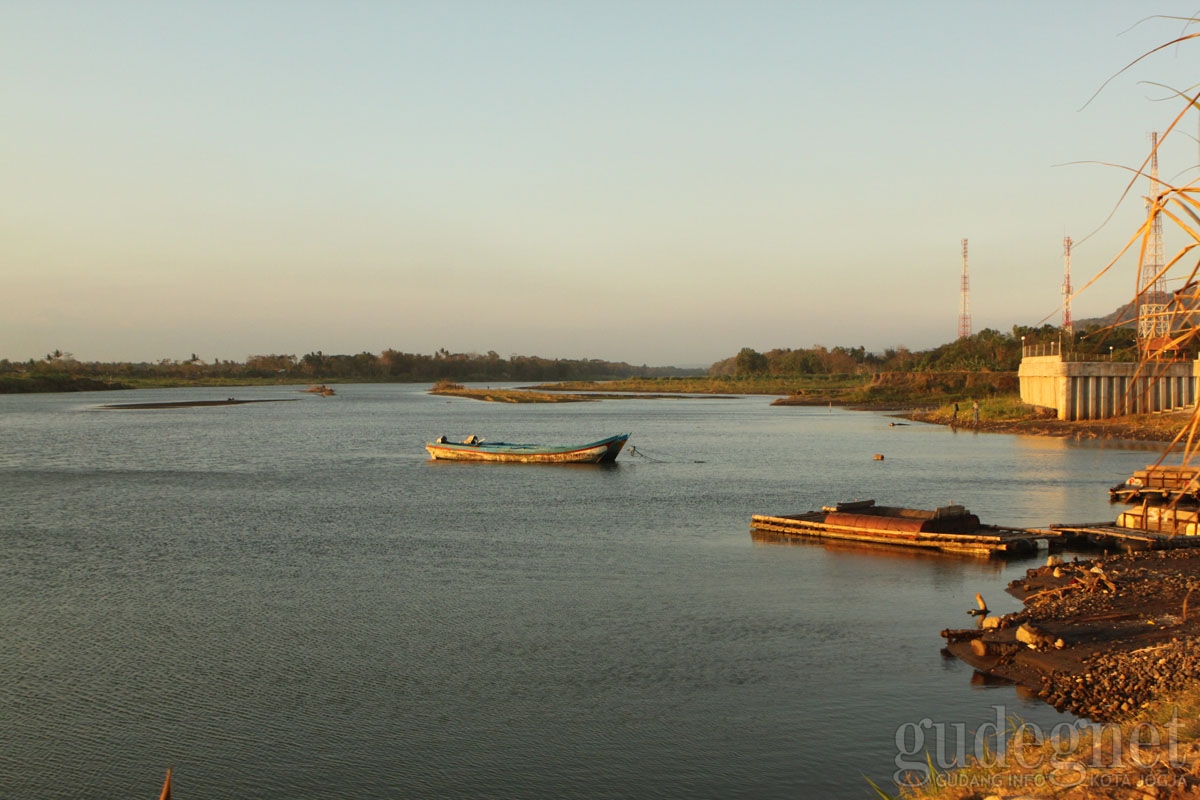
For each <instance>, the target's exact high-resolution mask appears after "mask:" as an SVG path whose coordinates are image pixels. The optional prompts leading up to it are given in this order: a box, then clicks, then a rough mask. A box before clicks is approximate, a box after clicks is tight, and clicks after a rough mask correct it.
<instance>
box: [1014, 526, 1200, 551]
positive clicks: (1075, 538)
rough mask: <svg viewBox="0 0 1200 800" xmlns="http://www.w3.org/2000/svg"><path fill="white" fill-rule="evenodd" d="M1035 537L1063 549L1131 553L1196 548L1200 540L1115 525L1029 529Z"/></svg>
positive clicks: (1169, 532) (1197, 537)
mask: <svg viewBox="0 0 1200 800" xmlns="http://www.w3.org/2000/svg"><path fill="white" fill-rule="evenodd" d="M1031 530H1032V531H1033V532H1034V533H1036V534H1038V535H1039V536H1045V537H1047V538H1049V539H1050V540H1051V541H1056V542H1060V543H1061V544H1062V546H1063V547H1073V548H1080V549H1084V548H1086V549H1093V550H1094V549H1101V550H1119V551H1121V552H1123V553H1135V552H1139V551H1141V550H1176V549H1180V548H1184V547H1200V536H1194V535H1185V534H1182V533H1175V532H1172V531H1169V530H1161V531H1157V530H1147V529H1145V528H1127V527H1124V526H1122V525H1118V524H1116V523H1115V522H1083V523H1076V524H1063V525H1051V526H1050V527H1048V528H1045V529H1037V528H1033V529H1031Z"/></svg>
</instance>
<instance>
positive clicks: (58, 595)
mask: <svg viewBox="0 0 1200 800" xmlns="http://www.w3.org/2000/svg"><path fill="white" fill-rule="evenodd" d="M337 388H338V394H337V396H336V397H330V398H321V397H317V396H314V395H309V394H302V393H298V392H297V391H296V388H295V387H261V388H237V389H186V390H183V389H181V390H161V391H159V390H154V391H139V392H137V393H136V394H132V393H128V392H124V393H121V392H114V393H89V394H72V395H39V396H0V597H2V599H0V630H2V631H3V634H2V635H3V648H0V797H8V798H68V797H70V798H74V797H88V798H107V797H113V798H116V797H121V798H129V797H150V796H152V795H153V793H154V792H156V791H157V789H158V786H159V784H160V783H161V780H162V775H163V773H164V771H165V770H166V768H167V767H168V766H171V767H173V768H174V771H175V796H176V797H179V798H232V797H238V798H284V797H286V798H289V800H295V799H296V798H333V797H351V796H355V797H422V798H456V797H492V798H522V797H551V796H553V797H568V798H570V797H578V798H604V797H612V798H628V797H649V798H684V797H686V798H693V799H694V798H727V797H730V796H735V795H738V796H754V797H763V798H769V797H796V796H808V797H817V796H819V797H824V798H858V797H862V798H866V797H877V795H876V794H875V793H874V790H873V789H872V788H871V787H870V785H869V784H868V782H867V779H868V778H869V779H871V780H873V781H876V782H878V783H879V784H880V785H882V786H887V785H888V784H889V782H890V781H891V777H892V774H893V773H894V772H895V770H896V769H897V763H896V762H897V761H898V760H899V759H900V758H901V756H902V755H905V754H907V752H908V751H907V748H908V747H910V744H907V743H900V744H898V741H900V740H898V731H903V730H905V728H906V726H907V730H908V731H909V732H910V733H911V732H912V731H913V730H914V729H915V727H916V725H917V723H918V722H919V721H920V720H923V719H924V720H927V721H933V722H945V723H947V724H948V725H953V724H961V725H963V726H965V730H968V731H970V730H975V729H976V728H978V727H979V726H981V725H982V724H983V723H985V722H988V721H994V720H995V718H996V715H997V707H999V709H1000V713H1002V714H1003V715H1004V716H1008V715H1010V714H1015V715H1019V716H1020V717H1022V718H1023V719H1025V720H1027V721H1032V722H1034V723H1035V724H1039V725H1042V726H1044V727H1046V728H1048V727H1050V726H1053V725H1055V724H1058V723H1060V722H1062V721H1064V719H1069V718H1064V717H1062V716H1060V715H1058V714H1057V713H1056V712H1054V711H1053V710H1052V709H1049V708H1048V707H1045V706H1043V705H1041V704H1039V703H1037V702H1035V701H1031V700H1026V699H1022V698H1021V697H1020V696H1018V694H1017V693H1016V691H1015V690H1014V689H1013V688H1012V687H1009V686H995V685H981V684H979V683H977V682H976V681H974V680H973V678H972V675H973V673H972V671H971V670H970V669H969V668H967V667H966V666H964V665H963V664H961V663H959V662H957V661H955V660H953V659H948V658H945V657H943V655H942V654H941V652H940V648H941V639H940V637H939V631H941V630H942V629H943V628H947V627H966V626H967V625H969V624H970V618H969V617H967V616H966V614H965V611H966V610H967V609H968V608H971V607H973V606H974V599H973V597H974V594H975V592H977V591H981V592H983V593H984V595H985V597H986V598H987V599H988V601H989V603H990V604H991V605H992V607H993V609H996V610H999V611H1001V612H1003V611H1008V610H1013V609H1015V608H1017V607H1018V606H1017V603H1016V601H1014V600H1012V599H1011V598H1009V597H1007V595H1004V594H1003V593H1002V592H1003V587H1004V585H1005V584H1006V583H1007V582H1008V580H1010V579H1011V578H1012V577H1014V576H1016V575H1018V574H1021V573H1022V572H1023V571H1024V570H1025V569H1026V568H1028V567H1029V566H1032V565H1033V564H1035V563H1037V562H1036V561H1015V562H1009V563H1007V564H1006V563H1004V562H993V561H980V560H974V559H961V558H952V557H939V556H917V555H910V554H907V553H890V552H876V551H863V550H859V549H848V548H845V547H826V546H821V545H807V544H806V545H779V544H768V543H762V542H756V541H755V540H754V539H753V538H752V537H751V535H750V532H749V521H750V516H751V515H752V514H755V513H792V512H797V511H803V510H808V509H812V508H816V507H819V506H820V505H822V504H828V503H831V502H834V501H838V500H853V499H863V498H875V499H876V500H877V501H878V502H880V503H881V504H894V505H910V506H917V507H932V506H935V505H944V504H946V503H950V502H955V503H962V504H964V505H966V506H967V507H968V508H970V509H971V510H972V511H973V512H975V513H976V514H978V515H979V516H980V518H981V519H983V520H984V521H985V522H993V523H1005V524H1012V525H1045V524H1049V523H1052V522H1081V521H1097V520H1103V519H1112V518H1113V514H1114V510H1113V509H1112V508H1111V507H1110V506H1109V505H1108V502H1107V493H1106V489H1107V488H1108V487H1109V486H1111V485H1113V484H1115V483H1117V482H1119V480H1120V479H1122V478H1123V477H1125V476H1126V475H1128V474H1129V473H1130V472H1131V471H1133V470H1134V469H1137V468H1141V467H1143V466H1145V464H1147V463H1149V462H1151V461H1153V460H1154V459H1155V458H1156V457H1157V452H1156V451H1155V450H1154V449H1153V448H1148V447H1143V446H1132V445H1131V446H1124V447H1123V446H1117V445H1114V444H1112V443H1109V444H1107V445H1104V444H1099V443H1082V444H1080V443H1070V442H1066V441H1063V440H1059V439H1049V438H1035V437H1016V436H1008V435H995V434H972V433H970V432H969V431H963V430H959V431H957V432H954V431H951V430H949V429H947V428H942V427H938V426H927V425H921V424H905V425H900V424H897V425H892V424H890V423H891V422H892V421H893V420H892V418H891V417H888V416H885V415H880V414H874V413H864V412H850V411H843V410H840V409H829V408H824V407H818V408H801V407H772V406H770V398H764V397H753V396H752V397H737V398H726V399H718V398H684V399H624V400H606V401H603V402H596V403H582V404H558V405H507V404H490V403H479V402H475V401H470V400H462V399H447V398H439V397H434V396H431V395H429V394H427V389H428V387H427V386H408V385H383V386H375V385H370V386H368V385H348V386H339V387H337ZM230 394H233V395H236V396H237V397H238V398H239V399H278V400H287V401H291V402H277V403H259V404H247V405H239V406H229V407H214V408H180V409H168V410H135V411H116V410H105V409H101V408H100V406H102V405H103V404H105V403H117V402H150V401H157V400H167V401H180V400H190V399H224V398H225V397H226V396H228V395H230ZM620 432H630V433H632V437H631V439H630V445H631V446H632V448H633V449H631V447H627V448H626V451H625V452H624V453H622V455H621V457H620V458H619V459H618V461H617V462H616V463H615V464H613V465H611V466H604V465H600V466H544V465H496V464H466V463H443V462H432V461H430V460H429V458H428V456H427V454H426V453H425V451H424V449H423V446H422V445H423V442H425V441H427V440H430V439H432V438H434V437H435V436H437V435H438V434H446V435H448V436H451V437H452V438H457V437H462V436H466V435H467V434H469V433H476V434H479V435H480V436H483V437H485V438H490V439H499V440H506V441H544V442H564V443H569V442H583V441H591V440H594V439H599V438H601V437H603V436H607V435H609V434H613V433H620ZM875 453H881V454H883V455H884V456H885V458H884V460H882V461H877V460H875V459H874V458H873V455H874V454H875ZM902 748H905V749H906V752H905V753H902V752H901V749H902Z"/></svg>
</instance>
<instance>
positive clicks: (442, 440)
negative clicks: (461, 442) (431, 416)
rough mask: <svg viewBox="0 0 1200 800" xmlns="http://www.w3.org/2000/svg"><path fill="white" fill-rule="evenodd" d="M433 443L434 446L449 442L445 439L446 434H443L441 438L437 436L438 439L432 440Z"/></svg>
mask: <svg viewBox="0 0 1200 800" xmlns="http://www.w3.org/2000/svg"><path fill="white" fill-rule="evenodd" d="M433 441H434V442H435V443H436V444H445V443H446V442H447V441H449V440H448V439H447V438H446V434H444V433H443V434H442V435H441V436H439V437H438V438H436V439H434V440H433Z"/></svg>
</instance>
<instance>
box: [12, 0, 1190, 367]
mask: <svg viewBox="0 0 1200 800" xmlns="http://www.w3.org/2000/svg"><path fill="white" fill-rule="evenodd" d="M1197 13H1198V8H1197V7H1196V3H1195V0H1191V5H1187V4H1183V3H1180V2H1174V0H1161V1H1160V2H1146V0H1010V1H1009V2H1004V3H991V2H975V1H974V0H910V1H909V2H902V3H898V2H895V0H879V1H876V0H861V1H860V2H852V1H851V0H847V1H846V2H836V3H818V2H811V1H810V0H791V1H790V2H782V1H779V0H723V1H719V2H712V1H711V0H639V1H638V2H628V1H627V0H604V2H572V1H571V0H556V1H555V2H542V0H421V1H420V2H417V1H415V0H408V1H406V0H393V1H392V2H384V1H383V0H379V1H378V2H361V1H359V2H356V1H355V0H336V1H334V0H330V1H329V2H310V1H307V0H289V1H287V2H282V1H281V2H270V1H268V0H237V2H222V1H221V0H207V1H206V2H189V0H172V2H167V3H163V2H156V1H155V0H144V1H134V0H105V2H101V3H96V2H91V1H90V0H79V1H78V2H60V1H59V0H6V2H3V3H0V75H3V76H4V77H3V81H2V82H0V298H3V300H2V306H0V308H3V313H2V314H0V358H8V359H11V360H26V359H30V358H35V359H36V358H42V357H44V356H45V355H46V354H47V353H50V352H53V351H55V350H61V351H64V352H68V353H71V354H72V355H73V356H74V357H75V358H77V359H79V360H82V361H159V360H162V359H178V360H185V359H188V358H190V357H191V356H192V355H193V354H194V355H196V356H198V357H199V358H201V359H203V360H205V361H212V360H214V359H221V360H230V359H232V360H235V361H244V360H245V359H246V358H247V357H249V356H251V355H264V354H292V355H296V356H302V355H304V354H306V353H309V352H316V351H321V352H324V353H326V354H341V353H345V354H353V353H361V352H371V353H381V352H382V351H384V350H386V349H394V350H399V351H404V352H409V353H422V354H431V353H433V352H435V351H436V350H438V349H439V348H445V349H447V350H449V351H451V352H461V353H486V352H488V351H496V352H497V353H499V354H500V355H501V356H504V357H507V356H510V355H515V354H519V355H536V356H541V357H544V358H599V359H605V360H611V361H627V362H629V363H633V364H649V365H679V366H696V365H704V366H706V365H708V364H711V363H713V362H715V361H718V360H720V359H723V358H727V357H730V356H732V355H735V354H736V353H737V352H738V351H739V350H741V349H742V348H743V347H752V348H754V349H756V350H759V351H766V350H770V349H773V348H802V347H811V346H814V345H825V346H829V347H832V346H835V345H844V346H849V347H857V346H863V347H866V348H867V350H870V351H873V352H881V351H883V350H884V349H885V348H890V347H907V348H910V349H913V350H922V349H928V348H931V347H935V346H937V345H940V344H944V343H946V342H949V341H952V340H953V339H954V338H955V337H956V336H957V332H958V321H959V310H960V283H961V276H962V266H963V259H962V245H961V240H962V239H964V238H966V239H968V240H969V249H968V264H969V270H970V313H971V317H972V328H973V330H975V331H978V330H980V329H983V328H995V329H997V330H1001V331H1009V330H1011V328H1012V326H1013V325H1040V324H1042V323H1044V322H1050V323H1054V324H1057V323H1059V322H1060V321H1061V310H1060V304H1061V299H1062V298H1061V292H1060V290H1061V285H1062V282H1063V268H1064V260H1063V237H1064V236H1071V237H1072V238H1073V239H1074V241H1075V246H1074V248H1073V252H1072V280H1073V283H1074V284H1075V285H1076V286H1077V287H1079V286H1082V285H1083V284H1084V283H1086V282H1087V281H1088V280H1089V279H1090V278H1091V277H1093V276H1094V275H1095V274H1096V273H1097V272H1099V271H1100V270H1101V269H1102V268H1103V267H1104V266H1105V265H1106V264H1108V263H1109V262H1110V261H1111V260H1112V259H1113V258H1114V257H1116V256H1117V254H1118V253H1119V251H1120V249H1121V247H1122V245H1123V244H1124V243H1125V241H1126V240H1127V239H1128V238H1129V237H1130V236H1131V235H1133V233H1134V232H1135V231H1136V229H1137V226H1138V225H1139V224H1140V223H1141V222H1142V221H1143V219H1144V217H1145V211H1144V208H1143V203H1142V195H1143V194H1144V193H1145V192H1146V188H1145V181H1139V182H1138V183H1137V184H1136V185H1135V186H1134V187H1133V189H1132V190H1131V191H1130V192H1129V193H1128V196H1126V197H1125V199H1124V201H1122V196H1123V194H1124V193H1125V192H1126V189H1127V186H1128V184H1129V182H1130V177H1131V175H1130V172H1129V171H1128V169H1127V168H1136V167H1137V166H1139V165H1140V164H1141V162H1142V160H1143V159H1144V158H1145V156H1146V154H1147V153H1148V151H1149V135H1150V132H1151V131H1154V130H1163V129H1165V128H1166V126H1167V125H1169V124H1170V123H1171V121H1172V119H1173V118H1174V117H1175V115H1176V114H1177V113H1178V111H1179V109H1180V105H1179V103H1178V102H1177V101H1173V100H1172V99H1171V98H1172V94H1171V91H1170V89H1167V88H1162V86H1160V85H1165V86H1167V87H1171V88H1172V89H1178V90H1185V89H1187V88H1188V87H1191V86H1192V84H1193V82H1195V81H1196V80H1197V78H1200V75H1198V73H1200V70H1196V69H1194V68H1193V65H1195V64H1196V63H1197V55H1200V49H1198V48H1200V42H1198V43H1196V44H1184V45H1182V46H1180V47H1175V48H1169V49H1166V50H1163V51H1162V52H1160V53H1158V54H1156V55H1154V56H1152V57H1150V58H1148V59H1146V60H1144V61H1142V62H1140V63H1138V64H1136V65H1134V66H1133V67H1131V68H1130V69H1128V70H1125V71H1122V70H1123V68H1125V67H1126V66H1127V65H1129V64H1130V63H1131V62H1133V61H1134V60H1135V59H1137V58H1138V57H1139V56H1141V55H1143V54H1144V53H1146V52H1148V51H1149V50H1151V49H1153V48H1154V47H1157V46H1158V45H1161V44H1164V43H1166V42H1168V41H1170V40H1171V39H1173V38H1175V37H1176V36H1178V35H1180V34H1182V33H1184V32H1186V31H1187V30H1188V28H1186V27H1185V23H1184V22H1183V21H1181V20H1179V19H1151V18H1148V16H1149V15H1151V14H1161V15H1175V16H1179V17H1188V16H1194V15H1196V14H1197ZM1193 30H1195V29H1193ZM1156 84H1160V85H1156ZM1183 125H1184V127H1185V128H1186V130H1181V131H1180V132H1179V133H1178V134H1177V135H1175V136H1173V138H1172V139H1170V140H1168V142H1167V144H1166V145H1164V147H1163V149H1162V152H1161V156H1160V162H1161V163H1160V170H1161V173H1162V175H1163V177H1164V178H1170V179H1172V180H1180V179H1189V180H1190V179H1192V178H1194V177H1195V175H1194V174H1193V172H1191V171H1190V170H1192V169H1193V168H1194V167H1195V166H1196V165H1197V164H1200V146H1198V145H1197V142H1196V132H1197V130H1198V128H1197V121H1196V120H1195V119H1192V120H1189V121H1187V122H1185V123H1183ZM1181 176H1182V177H1181ZM1167 250H1168V252H1171V242H1170V240H1168V247H1167ZM1135 273H1136V267H1135V265H1134V262H1133V261H1132V260H1131V259H1129V258H1126V259H1123V260H1120V261H1118V263H1117V265H1116V266H1114V267H1113V269H1112V270H1111V271H1110V272H1109V273H1108V274H1107V275H1106V276H1104V277H1103V278H1101V279H1100V280H1099V281H1097V283H1096V284H1095V285H1093V286H1092V287H1091V288H1089V289H1087V290H1086V291H1084V292H1082V293H1080V295H1079V296H1078V297H1076V298H1075V300H1074V301H1073V303H1072V312H1073V315H1074V317H1075V318H1076V319H1081V318H1086V317H1088V316H1100V315H1103V314H1107V313H1108V312H1110V311H1112V310H1113V309H1114V308H1116V307H1117V306H1118V305H1120V304H1121V303H1124V302H1127V301H1129V299H1130V298H1131V297H1132V296H1133V294H1134V292H1135V282H1136V274H1135Z"/></svg>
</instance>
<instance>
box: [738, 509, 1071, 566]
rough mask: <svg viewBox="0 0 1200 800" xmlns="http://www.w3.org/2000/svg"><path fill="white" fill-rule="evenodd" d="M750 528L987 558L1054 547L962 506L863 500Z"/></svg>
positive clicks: (757, 521) (756, 522)
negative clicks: (985, 520)
mask: <svg viewBox="0 0 1200 800" xmlns="http://www.w3.org/2000/svg"><path fill="white" fill-rule="evenodd" d="M750 527H751V528H752V529H754V530H756V531H769V532H771V533H774V534H778V535H782V536H787V537H796V538H813V539H828V540H840V541H849V542H867V543H871V544H886V545H894V546H896V547H909V548H920V549H924V550H928V551H933V552H942V553H956V554H960V555H969V556H978V557H983V558H991V557H993V556H1005V555H1027V554H1031V553H1034V552H1036V551H1037V550H1039V549H1048V548H1049V540H1048V539H1047V537H1046V536H1045V535H1044V534H1042V535H1039V534H1037V533H1035V532H1032V531H1030V530H1027V529H1024V528H1004V527H997V526H994V525H984V524H982V523H980V521H979V518H978V517H977V516H975V515H974V514H972V513H971V512H969V511H967V509H966V508H964V507H963V506H960V505H949V506H942V507H940V508H936V509H933V510H932V511H927V510H923V509H915V508H900V507H895V506H878V505H875V501H874V500H861V501H855V502H852V503H838V504H837V505H835V506H824V507H822V508H821V510H820V511H808V512H805V513H802V514H787V515H782V516H770V515H765V514H755V515H754V516H753V517H751V520H750Z"/></svg>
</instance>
